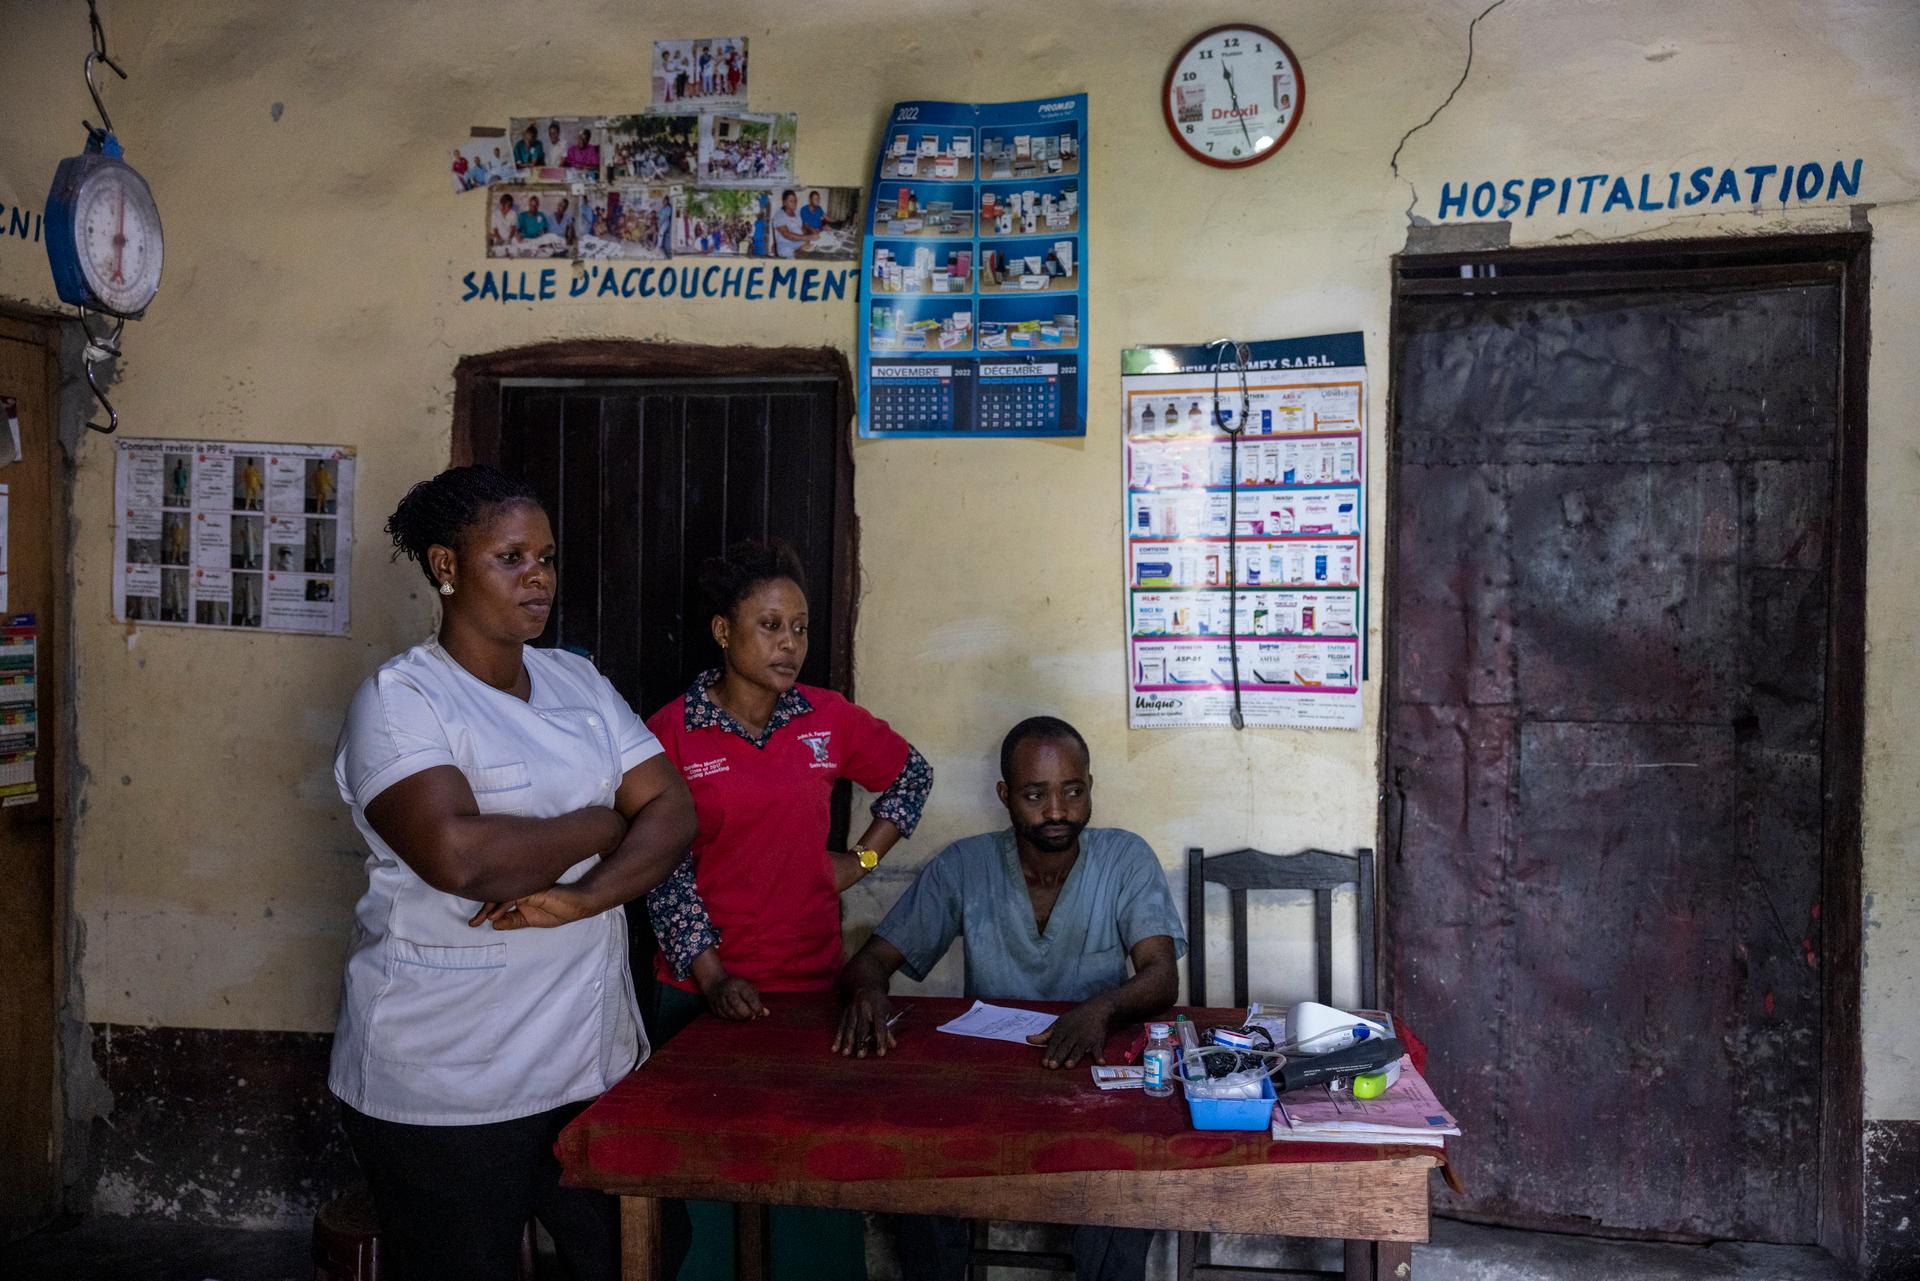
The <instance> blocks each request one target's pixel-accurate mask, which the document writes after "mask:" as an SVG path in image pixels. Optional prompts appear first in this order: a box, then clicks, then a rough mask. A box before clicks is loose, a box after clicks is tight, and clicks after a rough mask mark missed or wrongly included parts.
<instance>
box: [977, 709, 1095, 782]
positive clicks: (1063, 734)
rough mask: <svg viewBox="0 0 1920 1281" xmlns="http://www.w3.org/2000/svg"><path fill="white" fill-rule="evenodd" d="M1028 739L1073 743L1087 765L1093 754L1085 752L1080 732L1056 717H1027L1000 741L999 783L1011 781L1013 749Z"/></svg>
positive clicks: (1085, 744)
mask: <svg viewBox="0 0 1920 1281" xmlns="http://www.w3.org/2000/svg"><path fill="white" fill-rule="evenodd" d="M1029 739H1039V740H1041V741H1043V742H1049V743H1073V744H1075V745H1077V746H1078V747H1079V748H1080V752H1081V755H1083V756H1085V757H1086V758H1087V761H1088V763H1089V764H1091V763H1092V761H1093V753H1092V752H1090V751H1088V750H1087V740H1086V739H1084V738H1082V737H1080V731H1079V730H1077V729H1075V728H1074V727H1073V726H1071V725H1069V724H1067V723H1066V722H1065V721H1063V720H1061V719H1060V718H1059V717H1058V716H1029V717H1027V719H1025V720H1024V721H1021V722H1020V723H1019V724H1018V725H1015V726H1014V727H1013V728H1012V729H1010V730H1008V731H1007V736H1006V737H1005V738H1003V739H1001V740H1000V778H1001V781H1003V782H1007V783H1011V782H1012V781H1013V753H1014V749H1015V748H1017V747H1019V746H1020V744H1022V743H1024V742H1026V741H1028V740H1029Z"/></svg>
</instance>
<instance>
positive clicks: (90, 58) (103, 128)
mask: <svg viewBox="0 0 1920 1281" xmlns="http://www.w3.org/2000/svg"><path fill="white" fill-rule="evenodd" d="M96 62H104V63H106V64H107V65H108V66H109V67H112V68H113V71H114V74H116V75H118V76H119V77H120V78H121V79H122V80H125V79H126V78H127V73H126V72H124V71H122V70H120V67H119V66H118V64H116V63H115V62H114V60H113V59H112V58H109V57H107V56H106V55H105V54H104V53H90V54H88V55H87V67H86V76H87V92H88V93H90V94H92V95H93V109H94V110H95V111H98V112H99V113H100V132H101V133H112V132H113V120H112V118H111V117H110V116H108V115H107V104H106V103H104V102H102V101H100V87H99V86H98V85H96V84H94V83H93V64H94V63H96Z"/></svg>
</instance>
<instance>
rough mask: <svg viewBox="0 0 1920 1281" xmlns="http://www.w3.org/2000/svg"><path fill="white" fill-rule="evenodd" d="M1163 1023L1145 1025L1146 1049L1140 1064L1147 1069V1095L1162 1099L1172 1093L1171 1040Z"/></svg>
mask: <svg viewBox="0 0 1920 1281" xmlns="http://www.w3.org/2000/svg"><path fill="white" fill-rule="evenodd" d="M1168 1033H1169V1029H1168V1027H1167V1025H1166V1024H1165V1023H1149V1024H1147V1049H1146V1052H1145V1053H1144V1054H1142V1055H1141V1056H1140V1063H1141V1065H1142V1066H1143V1067H1145V1068H1146V1069H1147V1093H1148V1094H1149V1095H1151V1096H1153V1097H1154V1098H1156V1099H1163V1098H1165V1097H1166V1096H1167V1095H1169V1094H1172V1093H1173V1039H1172V1037H1171V1036H1170V1035H1169V1034H1168Z"/></svg>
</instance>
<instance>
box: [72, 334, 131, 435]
mask: <svg viewBox="0 0 1920 1281" xmlns="http://www.w3.org/2000/svg"><path fill="white" fill-rule="evenodd" d="M87 314H88V313H87V312H86V311H85V310H82V311H81V313H80V329H81V332H83V333H85V334H86V336H87V350H86V354H85V355H84V356H83V357H82V358H81V359H82V362H83V363H84V364H85V365H86V367H87V386H88V388H90V389H91V390H92V392H93V398H94V399H95V400H97V401H99V402H100V407H101V408H103V409H105V410H106V411H107V425H106V426H105V427H102V426H101V425H100V424H98V423H95V422H89V423H88V424H87V427H88V429H89V430H91V431H97V432H99V433H100V434H101V435H103V436H111V435H113V433H114V432H116V431H118V430H119V428H120V411H119V410H117V409H115V408H114V407H113V402H112V401H111V400H108V399H107V393H106V389H105V388H103V387H102V386H101V385H100V382H99V379H98V378H96V377H95V375H94V371H95V370H96V369H98V368H99V367H100V366H101V365H102V364H104V363H105V362H107V361H109V360H118V359H119V358H120V335H121V333H122V332H123V331H124V330H125V329H126V327H127V322H126V319H125V318H124V317H121V318H119V319H117V320H116V321H115V323H114V326H113V332H112V333H110V334H107V335H105V336H104V337H96V336H95V334H94V332H93V326H92V325H90V324H88V323H87Z"/></svg>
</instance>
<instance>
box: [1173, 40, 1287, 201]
mask: <svg viewBox="0 0 1920 1281" xmlns="http://www.w3.org/2000/svg"><path fill="white" fill-rule="evenodd" d="M1222 31H1253V32H1258V33H1259V34H1260V35H1263V36H1265V37H1266V38H1267V39H1269V40H1271V41H1273V43H1274V44H1275V45H1277V46H1279V48H1280V51H1281V52H1282V53H1284V54H1286V56H1287V61H1288V62H1290V63H1292V64H1293V78H1294V104H1293V119H1292V120H1289V121H1288V122H1287V127H1286V129H1285V130H1283V131H1282V132H1281V134H1280V136H1279V137H1278V138H1275V139H1274V140H1273V145H1272V146H1271V147H1268V148H1267V149H1266V150H1265V151H1256V152H1254V153H1253V154H1252V155H1251V156H1249V157H1247V158H1246V159H1245V160H1222V159H1221V158H1220V157H1218V156H1210V155H1208V154H1206V153H1205V152H1203V151H1201V150H1199V149H1198V148H1196V147H1195V146H1194V145H1193V144H1192V143H1190V142H1188V141H1187V140H1186V139H1185V138H1184V137H1182V136H1181V134H1180V124H1179V122H1178V121H1176V120H1175V119H1174V118H1173V73H1174V72H1176V71H1178V70H1179V69H1180V63H1181V62H1182V61H1183V60H1185V58H1186V56H1187V55H1188V54H1189V53H1192V52H1193V47H1194V46H1195V45H1197V44H1199V43H1200V42H1201V41H1202V40H1205V39H1206V38H1207V37H1208V36H1217V35H1219V34H1220V33H1221V32H1222ZM1306 113H1307V73H1306V69H1305V68H1304V67H1302V66H1301V65H1300V59H1299V58H1297V57H1295V56H1294V53H1293V49H1292V47H1291V46H1290V45H1288V44H1287V42H1286V41H1285V40H1282V39H1281V38H1280V37H1279V36H1276V35H1275V34H1273V32H1271V31H1269V30H1267V29H1266V28H1265V27H1256V26H1254V25H1253V24H1252V23H1251V22H1223V23H1221V24H1220V25H1219V26H1217V27H1208V28H1207V29H1206V30H1205V31H1202V32H1201V33H1200V34H1199V35H1197V36H1195V37H1194V38H1193V39H1191V40H1189V41H1187V42H1186V44H1184V45H1182V46H1180V52H1178V53H1176V54H1174V55H1173V61H1171V62H1169V63H1168V64H1167V75H1166V78H1165V79H1164V80H1162V81H1161V82H1160V114H1161V116H1162V117H1163V118H1164V119H1165V120H1166V122H1167V132H1168V133H1169V134H1171V135H1172V136H1173V140H1174V142H1176V143H1178V144H1179V146H1180V150H1182V151H1184V152H1186V153H1187V154H1188V155H1189V156H1192V157H1193V158H1194V159H1195V160H1198V161H1199V162H1200V163H1201V164H1203V165H1212V166H1213V167H1214V168H1215V169H1250V168H1252V167H1253V166H1254V165H1257V164H1259V163H1260V162H1261V161H1263V160H1271V159H1273V157H1274V156H1275V155H1277V154H1278V153H1279V151H1280V148H1282V147H1284V146H1286V145H1287V139H1289V138H1291V137H1293V131H1294V130H1295V129H1298V128H1299V127H1300V118H1301V117H1302V116H1304V115H1305V114H1306Z"/></svg>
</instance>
